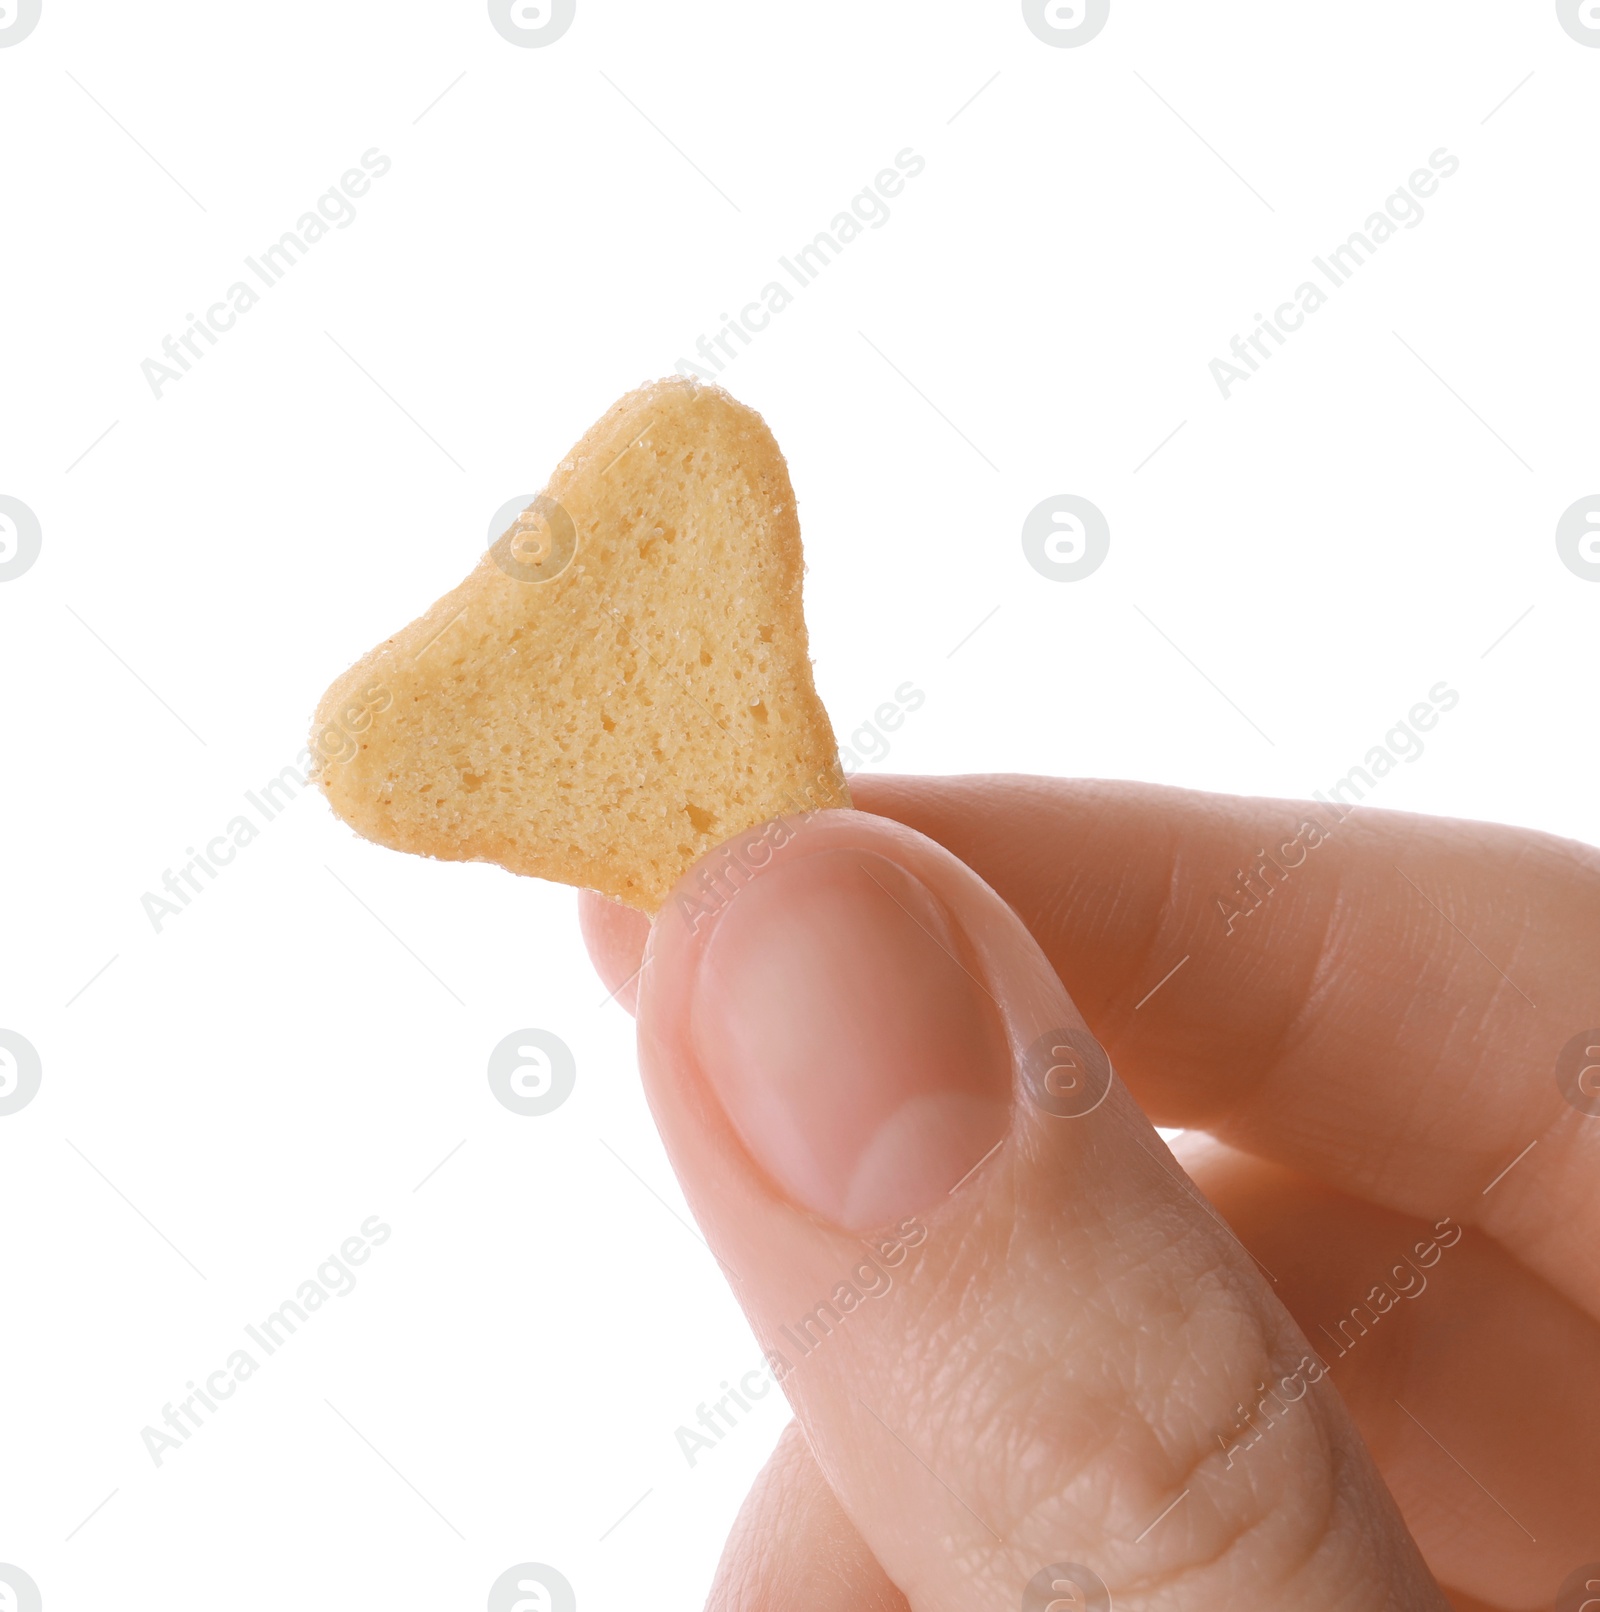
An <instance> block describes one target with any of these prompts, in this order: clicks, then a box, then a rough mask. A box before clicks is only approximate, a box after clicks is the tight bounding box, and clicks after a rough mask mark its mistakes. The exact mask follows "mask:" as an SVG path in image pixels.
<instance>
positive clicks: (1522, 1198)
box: [852, 777, 1600, 1313]
mask: <svg viewBox="0 0 1600 1612" xmlns="http://www.w3.org/2000/svg"><path fill="white" fill-rule="evenodd" d="M852 789H853V791H854V793H855V795H856V799H857V802H858V804H859V805H860V806H861V807H862V809H864V810H866V811H871V812H877V813H879V814H881V815H883V816H887V817H893V818H896V819H898V820H899V821H901V822H903V823H906V824H907V825H909V826H910V827H913V828H916V829H918V830H920V831H921V832H922V833H924V834H926V835H928V836H929V838H931V839H934V840H937V841H938V842H939V843H940V844H942V845H944V846H945V847H946V848H947V849H948V850H950V851H952V852H954V853H955V855H957V856H958V857H960V858H961V859H962V860H963V861H964V862H966V863H967V864H968V865H969V866H970V867H972V868H973V869H974V870H975V871H977V872H978V873H979V874H981V875H982V877H983V878H984V879H985V880H987V881H988V883H990V884H991V885H992V886H993V887H994V888H995V889H996V890H997V891H998V892H999V893H1000V894H1001V895H1002V896H1004V897H1005V899H1006V900H1007V901H1008V902H1009V903H1010V904H1011V906H1012V907H1013V908H1014V909H1015V910H1016V912H1017V913H1018V915H1019V916H1020V917H1021V918H1022V920H1023V921H1024V923H1026V924H1027V926H1028V928H1029V929H1030V930H1031V931H1032V932H1033V934H1034V935H1035V937H1036V938H1037V939H1038V941H1039V944H1040V945H1041V946H1042V947H1043V949H1044V951H1045V953H1046V955H1047V956H1048V957H1049V958H1050V961H1051V962H1052V964H1053V965H1054V966H1055V968H1056V970H1057V972H1058V973H1059V974H1060V975H1061V977H1062V978H1063V979H1064V980H1067V981H1070V983H1071V987H1072V990H1073V993H1074V996H1075V997H1076V999H1077V1001H1078V1004H1079V1006H1080V1009H1081V1011H1082V1012H1083V1014H1084V1017H1085V1018H1086V1020H1087V1021H1088V1023H1089V1025H1090V1028H1091V1029H1092V1030H1093V1031H1094V1032H1095V1034H1096V1036H1097V1037H1099V1039H1100V1040H1101V1041H1102V1042H1103V1043H1104V1045H1105V1046H1106V1048H1107V1050H1108V1051H1109V1052H1110V1054H1111V1056H1112V1059H1113V1061H1114V1063H1115V1064H1116V1067H1117V1070H1118V1072H1119V1073H1120V1074H1121V1075H1122V1076H1123V1078H1124V1079H1125V1080H1126V1081H1127V1082H1128V1084H1129V1085H1130V1086H1131V1087H1132V1089H1133V1090H1134V1092H1135V1094H1136V1095H1137V1096H1138V1098H1139V1100H1140V1102H1141V1103H1142V1104H1143V1106H1144V1107H1145V1109H1146V1111H1147V1112H1148V1113H1149V1114H1150V1116H1151V1118H1152V1119H1154V1120H1155V1121H1156V1123H1158V1124H1162V1125H1170V1126H1185V1127H1192V1128H1195V1129H1202V1130H1206V1131H1209V1132H1210V1133H1212V1134H1213V1135H1215V1136H1217V1137H1219V1138H1220V1139H1222V1140H1224V1141H1226V1142H1228V1143H1229V1144H1231V1145H1232V1146H1234V1147H1237V1148H1240V1149H1242V1150H1243V1151H1246V1152H1251V1153H1255V1154H1258V1155H1261V1156H1263V1157H1268V1158H1272V1159H1275V1160H1277V1161H1278V1162H1280V1163H1283V1164H1286V1165H1290V1166H1292V1167H1293V1168H1295V1169H1297V1170H1301V1171H1304V1172H1305V1173H1307V1174H1311V1175H1315V1176H1318V1177H1320V1178H1322V1179H1323V1180H1326V1181H1328V1182H1330V1183H1331V1184H1333V1185H1335V1186H1338V1187H1339V1188H1341V1189H1342V1190H1344V1191H1346V1192H1351V1193H1355V1194H1359V1195H1361V1196H1364V1197H1367V1198H1369V1199H1371V1200H1373V1201H1374V1202H1378V1203H1382V1204H1385V1205H1386V1206H1388V1207H1390V1208H1394V1209H1399V1210H1402V1211H1405V1212H1407V1213H1411V1214H1416V1215H1421V1216H1424V1217H1431V1216H1437V1215H1439V1214H1445V1213H1448V1214H1451V1215H1454V1216H1455V1217H1456V1218H1457V1219H1458V1220H1465V1221H1466V1222H1468V1223H1470V1224H1474V1225H1477V1226H1479V1227H1480V1228H1482V1229H1484V1230H1486V1231H1487V1232H1489V1233H1490V1234H1491V1235H1493V1236H1495V1237H1497V1238H1498V1239H1500V1240H1501V1241H1502V1242H1503V1243H1505V1244H1506V1245H1507V1246H1508V1247H1509V1248H1511V1249H1512V1251H1513V1252H1515V1253H1516V1254H1517V1255H1518V1257H1519V1258H1521V1259H1522V1260H1523V1261H1524V1262H1525V1263H1526V1264H1528V1265H1529V1266H1530V1267H1531V1268H1533V1269H1535V1270H1537V1271H1538V1272H1539V1273H1540V1274H1541V1275H1543V1276H1544V1277H1545V1278H1546V1279H1547V1280H1549V1281H1550V1282H1552V1283H1553V1284H1554V1285H1555V1286H1556V1287H1558V1288H1559V1289H1561V1290H1562V1291H1563V1292H1565V1293H1566V1294H1567V1296H1568V1297H1570V1298H1572V1299H1573V1300H1574V1301H1575V1302H1577V1303H1579V1304H1582V1305H1584V1306H1585V1307H1586V1308H1588V1309H1589V1310H1590V1311H1591V1312H1593V1313H1600V1238H1597V1237H1596V1235H1595V1232H1596V1229H1597V1226H1600V1202H1597V1200H1596V1198H1595V1194H1594V1192H1593V1181H1594V1175H1595V1168H1596V1161H1597V1157H1600V1087H1597V1086H1596V1085H1595V1077H1594V1076H1593V1075H1591V1076H1590V1078H1589V1079H1588V1080H1587V1081H1585V1080H1583V1078H1582V1076H1583V1070H1584V1068H1585V1065H1584V1063H1583V1051H1584V1048H1585V1047H1586V1046H1589V1045H1591V1044H1593V1045H1600V1030H1597V1029H1594V1028H1593V1027H1595V1026H1600V970H1597V969H1596V957H1597V954H1600V854H1597V853H1596V852H1595V851H1594V850H1592V849H1590V848H1588V847H1585V846H1581V845H1577V844H1575V843H1572V842H1570V841H1564V840H1558V839H1555V838H1553V837H1551V836H1548V835H1541V834H1535V833H1531V832H1527V831H1524V830H1518V829H1509V828H1502V827H1498V826H1495V825H1490V824H1482V823H1469V822H1459V821H1453V820H1447V819H1439V818H1425V817H1414V816H1410V815H1405V814H1401V813H1397V812H1376V811H1368V810H1365V809H1361V810H1351V809H1348V808H1340V807H1329V806H1326V805H1321V804H1315V805H1314V804H1309V803H1300V802H1292V801H1271V800H1241V799H1235V798H1231V797H1225V796H1216V795H1203V794H1199V793H1196V792H1191V791H1185V790H1176V789H1166V788H1160V787H1157V786H1154V785H1144V784H1124V783H1100V782H1069V781H1062V780H1056V779H1045V778H1023V777H972V778H948V779H917V778H886V777H867V778H858V779H856V780H853V782H852ZM1591 1061H1594V1062H1600V1054H1597V1055H1595V1057H1594V1058H1593V1059H1592V1060H1591Z"/></svg>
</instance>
